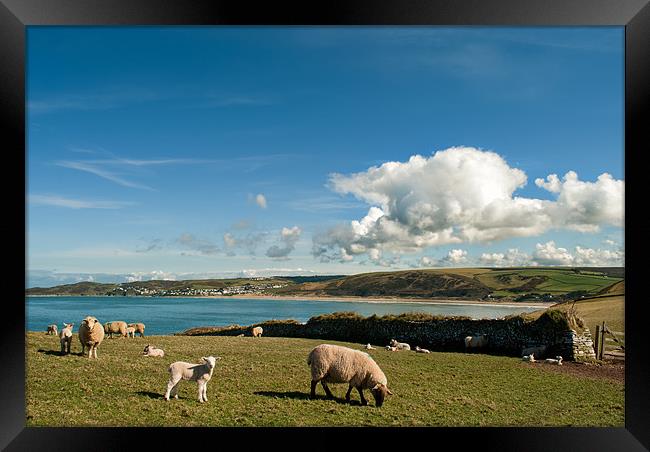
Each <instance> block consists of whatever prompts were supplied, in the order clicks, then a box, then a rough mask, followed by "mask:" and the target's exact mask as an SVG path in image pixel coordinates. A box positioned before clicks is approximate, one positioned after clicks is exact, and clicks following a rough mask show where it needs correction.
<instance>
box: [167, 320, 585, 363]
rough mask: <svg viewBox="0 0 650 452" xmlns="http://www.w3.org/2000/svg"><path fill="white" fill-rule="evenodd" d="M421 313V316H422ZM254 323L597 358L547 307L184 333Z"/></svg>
mask: <svg viewBox="0 0 650 452" xmlns="http://www.w3.org/2000/svg"><path fill="white" fill-rule="evenodd" d="M422 317H425V316H422ZM254 326H261V327H262V328H263V329H264V334H263V336H272V337H299V338H310V339H324V340H336V341H345V342H357V343H360V344H365V343H371V344H374V345H378V346H384V345H386V344H388V343H389V341H390V340H391V339H396V340H397V341H399V342H407V343H409V344H410V345H411V347H413V348H414V347H415V346H416V345H419V346H420V347H422V348H427V349H429V350H432V351H463V350H464V348H465V337H466V336H475V335H481V334H484V335H486V336H487V339H488V345H487V346H486V347H485V348H484V349H482V352H484V353H491V354H500V355H509V356H521V352H522V350H523V349H524V348H527V347H539V346H545V347H546V352H545V353H544V355H543V356H538V355H536V358H545V357H555V356H562V357H563V359H564V360H566V361H573V360H578V361H580V360H587V359H593V358H595V353H594V349H593V342H592V340H591V334H590V332H589V330H588V329H586V328H585V329H584V331H583V332H580V333H578V332H577V331H576V330H575V329H572V328H571V327H570V326H569V322H568V318H567V316H566V314H565V313H563V312H561V311H557V310H553V311H552V312H550V311H547V312H545V313H544V314H542V315H541V316H540V317H539V318H538V319H537V320H533V321H530V320H526V319H525V318H524V317H522V316H512V317H508V318H505V319H490V320H471V319H468V318H458V317H434V316H430V318H416V319H410V318H409V316H397V317H395V316H384V317H377V316H371V317H365V318H364V317H361V316H359V315H357V314H354V313H334V314H331V315H324V316H318V317H312V318H311V319H309V321H308V322H307V323H304V324H303V323H299V322H297V321H295V320H289V321H269V322H262V323H258V324H255V325H250V326H247V327H246V326H239V325H233V326H230V327H224V328H217V327H215V328H195V329H191V330H187V331H185V332H183V333H180V334H182V335H225V336H238V335H240V334H245V335H247V336H248V335H250V330H251V328H252V327H254Z"/></svg>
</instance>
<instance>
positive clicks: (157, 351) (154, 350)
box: [142, 345, 165, 358]
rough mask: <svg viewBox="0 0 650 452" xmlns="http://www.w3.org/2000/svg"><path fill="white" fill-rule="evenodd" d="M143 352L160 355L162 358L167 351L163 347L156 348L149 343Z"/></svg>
mask: <svg viewBox="0 0 650 452" xmlns="http://www.w3.org/2000/svg"><path fill="white" fill-rule="evenodd" d="M142 354H143V355H144V356H160V357H161V358H162V357H163V356H165V352H164V351H163V349H162V348H156V347H154V346H153V345H147V346H146V347H145V348H144V351H143V352H142Z"/></svg>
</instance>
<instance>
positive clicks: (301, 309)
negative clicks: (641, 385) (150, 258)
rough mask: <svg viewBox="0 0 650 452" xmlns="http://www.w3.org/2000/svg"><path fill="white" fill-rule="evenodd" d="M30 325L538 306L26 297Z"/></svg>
mask: <svg viewBox="0 0 650 452" xmlns="http://www.w3.org/2000/svg"><path fill="white" fill-rule="evenodd" d="M25 302H26V310H25V317H26V319H25V320H26V329H27V331H45V330H46V328H47V325H50V324H52V323H55V324H57V325H58V326H59V329H60V328H62V325H63V323H64V322H65V323H70V322H74V324H75V327H74V330H75V331H76V330H77V327H78V326H79V324H80V323H81V320H82V319H83V318H84V317H86V316H87V315H92V316H95V317H97V319H98V320H99V321H100V322H101V323H104V322H108V321H111V320H124V321H126V322H127V323H132V322H143V323H144V324H145V325H146V330H145V334H148V335H168V334H173V333H178V332H181V331H184V330H186V329H188V328H194V327H199V326H228V325H233V324H237V325H251V324H253V323H258V322H263V321H265V320H272V319H276V320H284V319H295V320H297V321H299V322H306V321H307V320H309V318H310V317H313V316H316V315H320V314H326V313H332V312H341V311H353V312H357V313H358V314H360V315H362V316H364V317H365V316H370V315H373V314H377V315H380V316H381V315H385V314H401V313H404V312H425V313H429V314H437V315H449V316H460V315H463V316H469V317H471V318H476V319H490V318H500V317H504V316H506V315H510V314H517V313H521V312H531V311H535V310H538V309H540V308H539V307H532V306H527V305H521V306H494V305H467V304H451V303H440V304H428V303H421V302H415V303H386V302H381V303H373V302H359V301H320V300H275V299H259V298H181V297H65V296H57V297H26V300H25Z"/></svg>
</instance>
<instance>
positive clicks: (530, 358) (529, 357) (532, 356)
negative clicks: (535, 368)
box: [521, 353, 535, 363]
mask: <svg viewBox="0 0 650 452" xmlns="http://www.w3.org/2000/svg"><path fill="white" fill-rule="evenodd" d="M521 360H522V361H528V362H529V363H534V362H535V354H534V353H531V354H530V355H524V356H522V357H521Z"/></svg>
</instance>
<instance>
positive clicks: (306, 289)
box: [27, 268, 621, 300]
mask: <svg viewBox="0 0 650 452" xmlns="http://www.w3.org/2000/svg"><path fill="white" fill-rule="evenodd" d="M603 270H607V269H603ZM610 270H611V269H610ZM608 274H611V275H610V276H605V275H603V273H599V272H596V271H586V270H583V271H581V273H579V274H578V273H575V272H574V271H573V270H572V269H569V268H516V269H490V268H451V269H424V270H404V271H392V272H372V273H362V274H357V275H350V276H346V277H341V278H335V279H329V278H326V277H318V278H304V279H305V280H306V281H308V282H302V280H300V279H295V281H294V280H291V279H281V278H277V279H268V280H264V281H255V280H250V279H220V280H188V281H142V282H133V283H125V284H121V286H122V287H123V288H125V289H128V288H133V287H146V288H149V289H156V290H162V289H166V290H171V289H183V288H187V287H190V288H195V289H208V288H219V287H228V286H232V285H244V284H247V283H251V284H260V283H262V284H271V283H274V284H275V283H279V284H283V285H286V284H289V286H288V287H283V288H279V289H267V292H268V293H269V294H275V295H304V296H310V295H312V296H313V295H317V296H323V295H325V296H387V297H409V298H413V299H414V300H417V299H418V298H435V297H439V298H466V299H472V300H477V299H481V298H483V297H485V296H486V295H488V294H490V293H492V294H493V295H499V296H505V297H510V298H516V297H519V296H521V295H522V294H525V293H537V294H542V293H550V294H553V295H561V294H566V293H568V292H574V291H586V292H588V293H589V294H597V293H599V292H601V291H603V290H607V288H608V287H609V286H611V285H613V284H615V283H617V282H619V281H621V278H619V277H618V276H617V273H616V272H615V271H613V270H612V271H609V272H608ZM309 279H319V280H318V281H309ZM117 286H118V285H116V284H96V283H89V282H83V283H78V284H71V285H65V286H58V287H54V288H48V289H38V288H33V289H28V290H27V294H28V295H32V294H68V295H81V294H86V295H97V294H100V295H101V294H103V293H105V292H107V291H108V290H109V289H113V288H115V287H117Z"/></svg>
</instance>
